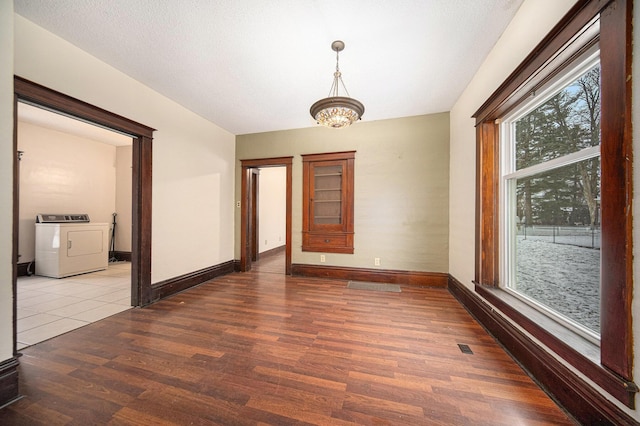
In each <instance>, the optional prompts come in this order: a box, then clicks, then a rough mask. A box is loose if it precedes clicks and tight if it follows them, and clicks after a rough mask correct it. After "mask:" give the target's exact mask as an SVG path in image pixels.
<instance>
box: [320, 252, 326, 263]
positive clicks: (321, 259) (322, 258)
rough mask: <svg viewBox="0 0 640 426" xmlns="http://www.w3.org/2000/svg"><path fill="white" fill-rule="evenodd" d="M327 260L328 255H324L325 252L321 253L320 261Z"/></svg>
mask: <svg viewBox="0 0 640 426" xmlns="http://www.w3.org/2000/svg"><path fill="white" fill-rule="evenodd" d="M326 260H327V258H326V257H324V254H321V255H320V262H322V263H324V262H325V261H326Z"/></svg>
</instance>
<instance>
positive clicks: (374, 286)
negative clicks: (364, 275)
mask: <svg viewBox="0 0 640 426" xmlns="http://www.w3.org/2000/svg"><path fill="white" fill-rule="evenodd" d="M347 288H351V289H354V290H372V291H390V292H393V293H400V292H401V291H402V290H400V286H399V285H397V284H381V283H368V282H363V281H349V283H348V284H347Z"/></svg>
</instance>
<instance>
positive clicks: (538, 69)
mask: <svg viewBox="0 0 640 426" xmlns="http://www.w3.org/2000/svg"><path fill="white" fill-rule="evenodd" d="M610 1H611V0H578V1H577V2H576V4H575V5H574V6H573V7H572V8H571V10H569V12H567V14H566V15H565V16H564V17H563V18H562V19H561V20H560V22H559V23H558V24H557V25H556V26H555V27H554V28H553V29H552V30H551V31H550V32H549V34H547V36H546V37H545V38H544V39H543V40H542V41H541V42H540V43H539V44H538V45H537V46H536V47H535V48H534V49H533V51H532V52H531V53H530V54H529V55H528V56H527V57H526V58H525V59H524V61H522V63H521V64H520V65H519V66H518V67H517V68H516V69H515V70H514V71H513V72H512V73H511V75H509V77H507V79H506V80H505V81H504V82H503V83H502V84H501V85H500V86H499V87H498V89H497V90H496V91H495V92H494V93H493V94H492V95H491V96H490V97H489V99H487V100H486V101H485V103H484V104H482V106H481V107H480V108H479V109H478V111H476V112H475V113H474V114H473V117H474V118H475V119H476V124H479V123H481V122H484V121H487V120H495V119H496V118H498V117H500V116H501V115H503V114H505V113H506V112H507V111H509V110H510V109H511V108H513V107H514V106H515V105H517V104H518V103H519V102H521V101H522V99H523V98H524V97H526V96H528V95H529V94H530V93H531V91H532V90H535V88H536V87H539V85H540V84H543V83H544V82H545V81H547V80H548V79H549V78H550V77H551V75H550V74H555V73H554V72H553V70H551V69H550V68H549V67H547V65H549V64H548V63H547V61H548V60H549V58H552V57H553V56H554V55H556V54H557V52H558V51H559V50H560V49H561V48H562V47H563V46H564V45H566V44H567V43H568V42H569V41H570V40H571V39H572V38H573V37H574V35H575V34H576V33H578V32H579V31H580V30H581V29H582V28H584V26H585V25H587V24H588V23H589V21H591V19H593V17H594V16H596V15H597V14H598V13H600V11H601V10H602V9H603V8H604V7H605V6H606V5H607V4H608V3H609V2H610ZM575 54H577V52H572V54H571V55H570V56H573V55H575ZM563 59H564V60H566V58H564V57H563ZM543 66H545V67H546V69H545V70H543Z"/></svg>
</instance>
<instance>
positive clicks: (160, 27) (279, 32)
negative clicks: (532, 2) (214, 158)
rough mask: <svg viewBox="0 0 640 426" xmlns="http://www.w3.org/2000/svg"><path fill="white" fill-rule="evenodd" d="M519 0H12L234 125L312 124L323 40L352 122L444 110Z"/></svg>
mask: <svg viewBox="0 0 640 426" xmlns="http://www.w3.org/2000/svg"><path fill="white" fill-rule="evenodd" d="M522 1H523V0H215V1H214V0H56V1H51V0H14V5H15V11H16V13H18V14H20V15H22V16H23V17H25V18H27V19H29V20H31V21H32V22H34V23H36V24H38V25H39V26H41V27H43V28H45V29H47V30H49V31H51V32H53V33H55V34H57V35H58V36H60V37H62V38H64V39H66V40H68V41H69V42H71V43H73V44H74V45H76V46H78V47H79V48H81V49H83V50H85V51H87V52H89V53H91V54H92V55H94V56H96V57H97V58H99V59H101V60H103V61H104V62H106V63H108V64H110V65H111V66H113V67H115V68H117V69H119V70H120V71H122V72H124V73H125V74H127V75H129V76H131V77H133V78H134V79H136V80H138V81H140V82H142V83H144V84H146V85H147V86H149V87H151V88H152V89H154V90H155V91H157V92H159V93H161V94H163V95H165V96H167V97H168V98H171V99H173V100H174V101H176V102H178V103H179V104H181V105H183V106H185V107H186V108H188V109H190V110H191V111H193V112H195V113H197V114H199V115H201V116H203V117H205V118H206V119H208V120H210V121H212V122H214V123H216V124H217V125H219V126H221V127H222V128H224V129H226V130H228V131H229V132H231V133H233V134H247V133H257V132H265V131H272V130H283V129H292V128H302V127H311V126H315V125H316V124H315V122H314V121H313V119H312V118H311V116H310V115H309V107H310V106H311V104H313V103H314V102H315V101H316V100H318V99H320V98H324V97H326V96H327V95H328V93H329V88H330V86H331V82H332V80H333V71H334V69H335V52H333V51H332V50H331V42H332V41H334V40H338V39H340V40H343V41H344V42H345V44H346V48H345V50H344V51H343V52H342V53H341V54H340V69H341V71H342V76H343V80H344V82H345V84H346V86H347V89H348V90H349V94H350V95H351V96H352V97H354V98H356V99H358V100H360V101H361V102H362V103H364V105H365V113H364V116H363V121H372V120H381V119H388V118H397V117H405V116H413V115H421V114H429V113H436V112H443V111H449V110H450V109H451V107H452V106H453V104H454V102H455V101H456V100H457V98H458V97H459V96H460V94H461V93H462V91H463V90H464V88H465V87H466V85H467V84H468V83H469V81H470V79H471V77H472V76H473V75H474V73H475V72H476V70H477V69H478V67H479V66H480V64H481V63H482V61H483V60H484V58H485V56H486V55H487V54H488V52H489V51H490V49H491V48H492V47H493V45H494V44H495V42H496V41H497V39H498V38H499V36H500V34H501V33H502V32H503V30H504V29H505V27H506V25H507V24H508V23H509V21H510V20H511V18H512V17H513V15H514V14H515V12H516V11H517V9H518V7H519V6H520V4H521V3H522Z"/></svg>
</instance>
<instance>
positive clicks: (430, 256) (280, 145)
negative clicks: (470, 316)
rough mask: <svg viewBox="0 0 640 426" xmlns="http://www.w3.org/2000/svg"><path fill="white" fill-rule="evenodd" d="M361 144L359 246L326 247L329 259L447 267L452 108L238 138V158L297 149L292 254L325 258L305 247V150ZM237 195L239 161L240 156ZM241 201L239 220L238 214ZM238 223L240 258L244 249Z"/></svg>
mask: <svg viewBox="0 0 640 426" xmlns="http://www.w3.org/2000/svg"><path fill="white" fill-rule="evenodd" d="M338 151H356V159H355V178H354V185H355V196H354V202H355V208H354V231H355V239H354V245H355V252H354V254H334V253H330V254H327V255H326V263H324V265H336V266H350V267H360V268H375V266H374V258H375V257H379V258H380V260H381V264H380V266H379V268H381V269H395V270H410V271H426V272H447V270H448V269H447V267H448V256H447V254H448V238H449V236H448V214H449V212H448V202H449V201H448V194H449V183H448V176H449V114H448V113H441V114H432V115H424V116H417V117H406V118H400V119H394V120H381V121H372V122H367V121H363V122H359V123H356V124H355V125H353V126H351V127H349V128H347V129H341V130H331V129H326V128H321V127H312V128H308V129H297V130H287V131H281V132H269V133H260V134H251V135H242V136H238V137H237V138H236V157H237V159H238V160H245V159H257V158H268V157H282V156H293V157H294V158H293V194H292V195H293V200H292V201H293V214H292V221H293V223H292V228H293V229H292V233H293V235H292V261H293V263H302V264H318V265H319V264H320V253H312V252H302V250H301V244H302V234H301V229H302V163H301V161H302V160H301V157H300V155H301V154H314V153H322V152H338ZM236 200H238V201H239V200H240V161H237V162H236ZM239 215H240V209H239V208H236V223H239V220H240V216H239ZM239 239H240V235H239V229H237V230H236V252H235V255H236V258H239V257H240V250H239Z"/></svg>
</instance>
